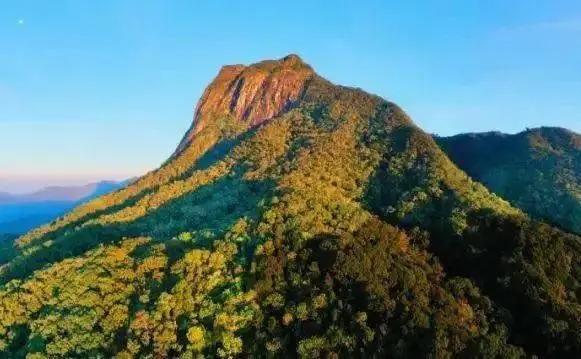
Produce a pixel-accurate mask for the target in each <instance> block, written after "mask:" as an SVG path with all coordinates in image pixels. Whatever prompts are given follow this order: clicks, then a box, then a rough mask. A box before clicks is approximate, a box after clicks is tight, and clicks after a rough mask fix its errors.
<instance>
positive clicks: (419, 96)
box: [0, 0, 581, 192]
mask: <svg viewBox="0 0 581 359" xmlns="http://www.w3.org/2000/svg"><path fill="white" fill-rule="evenodd" d="M257 19H259V20H260V21H257ZM0 48H1V49H2V50H3V51H2V52H3V54H4V56H2V57H1V58H0V153H2V154H3V155H2V156H0V191H15V192H24V191H31V190H34V189H37V188H40V187H43V186H46V185H54V184H65V183H75V184H84V183H88V182H92V181H98V180H103V179H125V178H128V177H131V176H134V175H140V174H143V173H145V172H147V171H148V170H151V169H153V168H155V167H157V166H159V164H161V163H162V162H163V161H164V160H165V159H166V158H167V157H168V156H169V155H170V154H171V153H172V152H173V150H174V149H175V146H176V145H177V143H178V142H179V140H180V139H181V137H182V135H183V133H184V132H185V131H186V130H187V128H188V127H189V126H190V123H191V118H192V107H193V106H194V105H195V103H196V102H197V100H198V98H199V96H200V94H201V93H202V91H203V89H204V87H205V86H206V85H207V84H208V83H209V82H210V81H211V80H212V78H213V77H214V76H215V74H216V73H217V71H218V69H219V68H220V67H221V66H222V65H224V64H231V63H245V64H248V63H252V62H255V61H259V60H262V59H271V58H280V57H282V56H284V55H286V54H288V53H291V52H293V53H298V54H299V55H300V56H301V57H302V58H303V59H304V60H305V61H306V62H308V63H309V64H311V65H312V66H313V67H314V69H315V70H316V71H317V72H319V73H320V74H321V75H323V76H325V77H327V78H329V79H330V80H332V81H334V82H337V83H340V84H344V85H352V86H357V87H361V88H363V89H365V90H367V91H369V92H373V93H376V94H378V95H380V96H382V97H385V98H387V99H390V100H393V101H395V102H397V103H398V104H400V105H401V106H402V107H403V108H405V109H406V111H408V112H409V113H410V115H411V116H412V118H414V120H415V121H416V123H417V124H418V125H419V126H421V127H422V128H423V129H424V130H426V131H430V132H433V133H438V134H441V135H452V134H456V133H461V132H474V131H490V130H498V131H503V132H509V133H515V132H519V131H522V130H524V129H525V128H527V127H529V128H530V127H537V126H560V127H565V128H569V129H571V130H574V131H576V132H581V103H580V102H579V100H578V99H579V98H580V97H581V67H579V66H578V65H579V63H581V3H580V2H578V1H573V0H560V1H549V0H543V1H538V2H536V3H535V6H531V5H530V2H529V1H525V0H515V1H511V2H506V1H504V0H493V1H473V2H455V3H454V4H448V5H442V4H441V2H437V1H423V2H422V4H421V5H420V4H418V2H415V3H414V4H413V5H412V4H402V3H395V2H385V1H369V2H365V3H364V4H361V3H355V2H349V1H341V2H338V3H337V4H336V5H335V6H332V7H331V6H329V5H328V4H327V3H325V2H315V3H313V2H307V1H297V2H295V3H293V6H288V4H282V3H281V4H279V3H270V2H266V1H257V2H253V3H247V2H244V3H239V4H233V3H232V2H226V1H216V2H212V3H208V4H201V3H197V2H196V3H194V2H189V1H185V0H184V1H175V2H171V3H166V2H157V1H139V2H138V1H123V2H119V1H114V0H108V1H99V2H97V1H93V2H78V1H61V2H43V1H39V0H36V1H27V2H21V1H16V0H7V1H4V2H2V4H0Z"/></svg>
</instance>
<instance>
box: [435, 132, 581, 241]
mask: <svg viewBox="0 0 581 359" xmlns="http://www.w3.org/2000/svg"><path fill="white" fill-rule="evenodd" d="M436 141H437V142H438V143H439V144H440V146H442V148H443V149H444V151H445V152H446V153H447V154H448V156H450V158H451V159H452V160H453V161H454V162H455V163H456V164H457V165H458V166H459V167H460V168H461V169H463V170H464V171H466V173H468V174H469V175H470V176H471V177H472V178H474V179H475V180H477V181H479V182H481V183H483V184H484V185H486V186H487V187H488V188H489V189H490V190H491V191H493V192H495V193H496V194H498V195H499V196H501V197H503V198H505V199H507V200H509V201H510V202H511V203H512V204H514V205H515V206H517V207H519V208H521V209H522V210H524V211H525V212H527V213H529V214H530V215H532V216H534V217H536V218H539V219H545V220H547V221H549V222H550V223H553V224H556V225H559V226H561V227H562V228H565V229H567V230H569V231H574V232H576V233H580V234H581V135H579V134H577V133H574V132H572V131H569V130H566V129H563V128H555V127H541V128H535V129H529V130H526V131H523V132H520V133H517V134H514V135H508V134H503V133H499V132H487V133H470V134H461V135H456V136H452V137H436Z"/></svg>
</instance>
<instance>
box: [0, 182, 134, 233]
mask: <svg viewBox="0 0 581 359" xmlns="http://www.w3.org/2000/svg"><path fill="white" fill-rule="evenodd" d="M126 183H128V181H122V182H115V181H102V182H96V183H91V184H87V185H83V186H51V187H46V188H43V189H41V190H39V191H36V192H33V193H27V194H10V193H6V192H2V193H0V233H8V234H22V233H24V232H26V231H28V230H30V229H32V228H34V227H37V226H39V225H41V224H44V223H48V222H50V221H52V220H54V219H55V218H56V217H58V216H60V215H61V214H63V213H65V212H66V211H68V210H70V209H72V208H73V207H75V206H77V205H79V204H81V203H83V202H84V201H87V200H90V199H92V198H95V197H98V196H101V195H104V194H107V193H109V192H112V191H114V190H116V189H119V188H121V187H123V186H125V184H126Z"/></svg>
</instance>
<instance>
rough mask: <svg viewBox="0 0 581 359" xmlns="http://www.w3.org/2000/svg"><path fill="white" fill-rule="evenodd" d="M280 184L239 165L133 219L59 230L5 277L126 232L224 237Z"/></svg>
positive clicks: (7, 268)
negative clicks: (246, 173)
mask: <svg viewBox="0 0 581 359" xmlns="http://www.w3.org/2000/svg"><path fill="white" fill-rule="evenodd" d="M274 188H275V183H274V182H272V181H255V180H246V179H244V178H243V173H242V172H241V171H238V172H236V173H234V174H231V175H228V176H224V177H222V178H220V179H218V180H216V181H214V182H211V183H209V184H207V185H204V186H202V187H200V188H199V189H197V190H196V191H193V192H190V193H187V194H185V195H183V196H181V197H179V198H177V199H174V200H172V201H169V202H167V203H165V204H163V205H162V206H160V207H159V208H156V209H154V210H152V211H151V212H148V215H147V216H145V217H141V218H139V219H137V220H135V221H132V222H128V223H114V224H108V225H101V224H97V225H88V226H84V227H80V228H78V227H77V228H74V229H72V227H71V226H68V227H67V230H66V231H59V232H60V233H59V234H60V235H57V236H55V235H54V234H53V235H52V236H51V238H53V240H50V241H46V242H44V243H42V244H38V245H36V246H33V247H29V248H27V249H24V250H23V252H22V254H21V255H20V256H19V257H17V258H15V259H14V260H13V261H12V262H10V263H8V264H6V265H4V267H3V268H2V270H1V274H0V283H5V282H7V281H9V280H12V279H17V278H25V277H27V276H29V275H30V274H32V272H33V271H35V270H37V269H40V268H42V267H43V266H46V265H50V264H51V263H55V262H58V261H60V260H62V259H64V258H70V257H74V256H78V255H80V254H82V253H84V252H86V251H88V250H90V249H92V248H94V247H96V246H98V245H106V244H111V243H117V242H119V241H121V240H122V239H123V238H131V237H139V236H148V237H151V238H152V239H153V240H154V242H155V241H164V242H165V241H168V240H170V239H171V238H173V237H175V236H178V235H179V234H181V233H183V232H191V231H195V232H205V233H210V234H211V237H212V238H219V237H220V236H222V235H223V234H224V232H225V231H227V230H228V229H229V228H230V227H231V226H232V225H233V224H234V223H235V222H236V221H237V220H239V219H240V218H244V217H247V218H249V219H254V218H257V217H258V216H259V215H260V212H261V211H262V209H261V208H262V206H261V202H262V201H264V200H267V199H268V198H270V197H271V196H272V193H273V190H274ZM207 244H210V243H207ZM198 245H199V243H198ZM175 256H178V255H177V254H176V255H174V257H175Z"/></svg>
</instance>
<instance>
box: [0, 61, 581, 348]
mask: <svg viewBox="0 0 581 359" xmlns="http://www.w3.org/2000/svg"><path fill="white" fill-rule="evenodd" d="M13 252H14V253H12V254H10V255H7V256H5V257H4V259H3V260H2V262H0V265H1V266H2V267H1V270H0V351H2V352H0V355H4V356H11V357H25V356H27V357H31V358H42V357H117V358H134V357H156V358H165V357H172V358H173V357H182V358H193V357H204V356H209V357H216V356H217V357H400V358H403V357H434V358H450V357H479V358H509V357H510V358H516V357H525V356H526V357H532V356H538V357H559V358H565V357H579V355H581V337H580V336H579V333H580V332H581V320H580V319H581V302H580V300H581V238H580V237H578V236H576V235H574V234H570V233H567V232H564V231H563V230H561V229H558V228H555V227H552V226H550V225H548V224H545V223H541V222H537V221H535V220H532V219H530V218H529V217H528V216H527V215H526V214H525V213H524V212H522V211H521V210H519V209H516V208H515V207H512V206H511V205H510V204H509V203H508V202H507V201H505V200H503V199H502V198H501V197H499V196H497V195H495V194H493V193H491V192H489V191H488V190H487V189H486V187H484V186H483V185H481V184H480V183H478V182H475V181H474V180H472V179H471V177H469V176H468V175H467V174H466V173H465V172H463V171H462V170H460V169H459V168H458V167H457V166H456V165H455V164H454V163H453V162H452V161H451V160H450V159H449V158H448V156H447V155H446V154H445V153H444V152H443V151H442V150H441V149H440V147H439V146H438V144H437V143H436V142H435V141H434V139H433V138H432V137H431V136H430V135H428V134H426V133H425V132H423V131H422V130H421V129H420V128H418V127H417V126H416V125H415V124H414V123H413V122H412V120H411V119H410V118H409V117H408V116H407V115H406V114H405V113H404V111H402V109H400V108H399V107H398V106H397V105H395V104H394V103H392V102H389V101H386V100H384V99H382V98H380V97H378V96H374V95H371V94H368V93H366V92H364V91H363V90H360V89H355V88H349V87H343V86H339V85H335V84H332V83H331V82H329V81H327V80H325V79H324V78H322V77H321V76H319V75H318V74H317V73H316V72H315V71H314V70H313V69H312V68H311V67H310V66H309V65H307V64H305V63H304V62H303V61H302V59H300V58H299V57H298V56H296V55H289V56H286V57H284V58H282V59H279V60H269V61H263V62H260V63H257V64H253V65H249V66H244V65H234V66H226V67H224V68H222V69H221V70H220V71H219V73H218V75H217V77H216V78H215V80H214V81H213V82H212V83H211V84H210V85H209V86H208V87H207V89H206V90H205V92H204V94H203V96H202V98H201V99H200V101H199V102H198V106H197V108H196V111H195V114H194V120H193V123H192V125H191V128H190V130H189V131H188V132H187V133H186V134H185V135H184V137H183V139H182V141H181V142H180V143H179V145H178V147H177V149H176V150H175V151H174V153H173V154H172V155H171V156H170V158H169V159H168V160H167V161H166V163H164V164H163V165H162V166H161V167H160V168H158V169H156V170H154V171H152V172H150V173H148V174H146V175H145V176H143V177H141V178H139V179H137V180H136V181H135V182H133V183H131V184H130V185H128V186H127V187H125V188H123V189H121V190H118V191H115V192H113V193H109V194H106V195H104V196H101V197H99V198H96V199H94V200H92V201H89V202H86V203H84V204H82V205H80V206H78V207H76V208H75V209H73V210H72V211H70V212H68V213H67V214H65V215H63V216H62V217H60V218H59V219H57V220H55V221H53V222H52V223H50V224H47V225H44V226H41V227H38V228H36V229H34V230H32V231H30V232H28V233H27V234H25V235H23V236H21V237H20V238H18V239H17V240H16V242H15V246H14V251H13Z"/></svg>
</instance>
